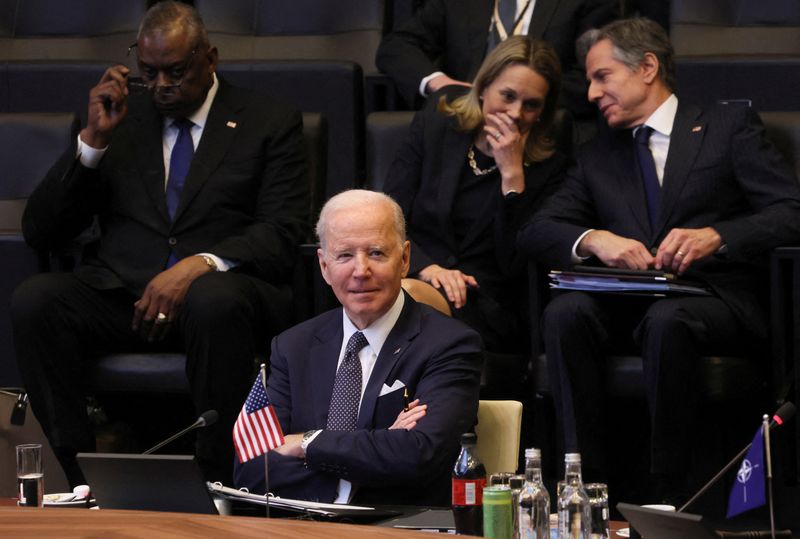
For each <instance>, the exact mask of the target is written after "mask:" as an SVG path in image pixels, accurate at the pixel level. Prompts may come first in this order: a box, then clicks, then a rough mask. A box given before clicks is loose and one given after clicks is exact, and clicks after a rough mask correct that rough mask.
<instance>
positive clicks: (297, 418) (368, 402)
mask: <svg viewBox="0 0 800 539" xmlns="http://www.w3.org/2000/svg"><path fill="white" fill-rule="evenodd" d="M317 234H318V235H319V239H320V248H319V250H318V251H317V255H318V258H319V265H320V269H321V270H322V275H323V277H324V278H325V281H326V282H327V283H328V284H329V285H330V286H331V288H332V289H333V292H334V294H335V295H336V298H337V299H338V300H339V302H340V303H341V304H342V308H341V309H334V310H332V311H329V312H327V313H324V314H322V315H320V316H317V317H316V318H313V319H311V320H309V321H307V322H303V323H302V324H300V325H297V326H295V327H293V328H291V329H289V330H287V331H285V332H284V333H282V334H280V335H278V336H277V337H275V339H274V340H273V342H272V355H271V357H270V375H269V382H268V384H267V386H268V389H267V393H268V395H269V400H270V401H271V402H272V404H273V405H274V407H275V412H276V414H277V416H278V419H279V421H280V424H281V427H282V428H283V432H284V433H286V437H285V444H284V445H283V446H281V447H278V448H277V449H275V450H274V451H271V452H270V453H269V454H268V455H269V457H268V458H269V489H270V491H271V492H274V493H275V494H276V495H279V496H284V497H291V498H299V499H307V500H318V501H322V502H333V501H336V502H341V503H347V502H350V501H355V502H361V503H384V504H389V503H391V504H413V505H448V504H449V493H450V471H451V468H452V465H453V462H455V458H456V456H457V454H458V448H459V436H460V435H461V434H462V433H464V432H467V431H469V430H470V428H471V427H472V426H473V424H474V423H475V420H476V414H477V408H478V387H479V380H480V369H481V359H482V357H481V343H480V337H479V336H478V334H477V333H475V332H474V331H473V330H471V329H469V328H468V327H467V326H465V325H463V324H462V323H461V322H459V321H457V320H453V319H451V318H449V317H447V316H444V315H442V314H441V313H439V312H437V311H435V310H433V309H432V308H430V307H428V306H427V305H422V304H419V303H417V302H416V301H414V300H413V299H412V298H411V296H409V295H408V294H407V293H405V292H403V291H402V290H401V287H400V282H401V280H402V279H403V277H405V275H406V273H407V272H408V264H409V257H410V244H409V242H408V241H407V240H406V239H405V222H404V219H403V213H402V210H401V209H400V207H399V206H398V205H397V203H395V202H394V201H393V200H392V199H391V198H390V197H388V196H386V195H384V194H382V193H377V192H372V191H363V190H351V191H345V192H344V193H340V194H338V195H336V196H335V197H333V198H331V199H330V200H329V201H328V203H327V204H325V207H324V208H323V209H322V212H321V214H320V218H319V222H318V224H317ZM263 458H264V457H263V456H261V457H258V458H256V459H253V460H249V461H247V462H245V463H244V464H237V466H236V470H235V476H236V477H235V484H236V486H237V487H247V488H249V490H250V491H251V492H264V491H265V482H264V461H263Z"/></svg>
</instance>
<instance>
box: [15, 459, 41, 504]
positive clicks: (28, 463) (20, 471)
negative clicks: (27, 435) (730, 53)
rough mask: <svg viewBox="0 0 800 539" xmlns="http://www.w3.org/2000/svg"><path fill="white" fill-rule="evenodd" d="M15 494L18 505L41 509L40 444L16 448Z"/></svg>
mask: <svg viewBox="0 0 800 539" xmlns="http://www.w3.org/2000/svg"><path fill="white" fill-rule="evenodd" d="M17 492H18V493H19V505H23V506H25V507H42V506H43V504H44V471H43V469H42V444H22V445H18V446H17Z"/></svg>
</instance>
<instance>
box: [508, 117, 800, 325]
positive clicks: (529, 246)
mask: <svg viewBox="0 0 800 539" xmlns="http://www.w3.org/2000/svg"><path fill="white" fill-rule="evenodd" d="M634 153H635V149H634V141H633V136H632V135H631V130H630V129H624V130H618V131H609V132H605V133H603V132H601V133H600V134H599V135H598V136H597V138H596V139H595V140H594V141H592V142H590V143H588V144H587V145H586V146H585V147H584V148H582V150H581V151H580V152H579V155H578V158H577V162H576V164H575V166H574V167H573V168H572V169H571V170H570V171H569V172H568V173H567V179H566V180H565V182H564V184H563V186H562V188H561V189H560V190H559V191H558V192H557V193H556V194H555V195H554V196H553V197H552V198H550V200H549V201H548V203H547V204H546V207H544V208H543V209H542V210H541V212H540V213H539V214H538V215H537V216H535V217H534V218H533V220H532V221H531V222H529V223H528V224H526V225H525V227H524V228H523V229H522V231H521V232H520V237H519V242H520V244H521V247H522V248H523V249H525V250H526V251H527V252H529V253H530V254H531V255H532V256H534V257H536V258H538V259H540V260H542V261H544V262H546V263H548V264H550V265H552V266H555V267H560V268H567V267H569V266H570V265H571V253H572V247H573V245H574V243H575V241H576V240H577V238H578V237H579V236H580V235H581V234H582V233H583V232H585V231H586V230H588V229H590V228H596V229H604V230H609V231H611V232H613V233H614V234H618V235H620V236H624V237H627V238H632V239H635V240H638V241H640V242H642V243H643V244H644V245H645V246H646V247H647V248H648V249H651V250H654V249H657V248H658V245H659V244H660V243H661V241H662V240H663V239H664V237H665V236H666V235H667V234H668V233H669V231H670V230H672V229H673V228H702V227H706V226H710V227H713V228H714V229H715V230H716V231H717V232H718V233H719V234H720V235H721V236H722V241H723V244H725V245H727V251H728V252H727V254H724V255H712V256H710V257H707V258H705V259H702V260H698V261H696V262H695V263H693V264H692V266H691V267H690V268H689V271H688V272H687V274H686V276H687V277H688V278H695V279H698V280H700V281H703V282H705V283H707V284H708V285H710V286H711V287H712V288H713V290H714V291H715V292H716V293H717V295H718V296H719V297H720V298H721V299H722V300H723V301H724V302H725V303H726V304H727V305H728V306H729V307H730V308H731V310H732V311H733V312H734V314H735V315H736V316H737V317H738V318H739V320H741V321H742V323H743V325H744V327H746V328H748V329H749V330H751V331H753V333H754V334H756V335H757V336H759V337H762V338H763V337H766V335H767V317H766V311H765V308H764V307H765V303H766V299H767V297H766V284H767V273H766V271H764V270H765V264H766V262H767V256H766V255H767V254H768V252H769V251H770V250H771V249H772V248H774V247H776V246H779V245H782V244H787V243H794V242H797V241H800V186H798V183H797V179H796V178H795V176H794V173H793V172H792V170H791V168H790V167H789V166H788V164H787V163H786V162H785V161H784V159H783V158H782V157H781V156H780V154H779V153H778V152H777V150H776V149H775V148H774V147H773V146H772V144H771V143H769V141H767V140H766V138H765V135H764V127H763V125H762V124H761V121H760V119H759V118H758V115H757V114H755V113H754V112H753V111H752V110H751V109H750V108H745V107H737V106H734V105H718V106H715V107H713V108H710V109H708V110H701V109H699V108H696V107H693V106H687V105H684V104H683V102H680V103H679V106H678V112H677V114H676V117H675V123H674V126H673V130H672V135H671V137H670V146H669V153H668V155H667V161H666V167H665V170H664V181H663V187H662V200H661V210H660V219H659V221H658V223H657V225H656V227H655V229H654V230H651V229H650V224H649V222H648V216H647V206H646V203H645V195H644V188H643V186H642V181H641V179H640V176H639V172H638V167H637V166H636V161H635V158H634ZM653 252H655V251H653Z"/></svg>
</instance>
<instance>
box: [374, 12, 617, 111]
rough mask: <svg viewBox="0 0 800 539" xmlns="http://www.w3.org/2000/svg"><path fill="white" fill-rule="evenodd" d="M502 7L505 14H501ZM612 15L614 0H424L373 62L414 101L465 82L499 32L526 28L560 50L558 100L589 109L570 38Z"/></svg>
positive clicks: (524, 32)
mask: <svg viewBox="0 0 800 539" xmlns="http://www.w3.org/2000/svg"><path fill="white" fill-rule="evenodd" d="M495 6H496V7H497V13H498V15H500V17H499V18H496V17H495V15H494V13H495ZM506 9H508V10H510V14H509V15H508V16H505V17H504V12H505V11H506ZM617 16H618V2H616V1H615V0H536V1H535V2H534V1H528V0H499V1H497V0H427V1H426V2H425V3H424V4H423V5H422V7H421V8H420V9H419V10H418V11H417V13H416V14H415V15H414V17H413V18H412V19H410V20H409V21H408V22H406V23H405V24H404V25H403V26H401V27H400V28H399V29H397V30H395V31H393V32H391V33H389V34H387V35H386V36H385V37H384V38H383V40H382V41H381V44H380V46H379V48H378V52H377V55H376V58H375V63H376V65H377V66H378V69H380V70H381V71H383V72H384V73H386V74H387V75H389V77H391V78H392V80H394V82H395V84H396V85H397V87H398V89H399V91H400V93H401V95H402V96H403V97H404V98H405V99H406V101H408V103H409V104H414V103H415V102H416V101H419V97H420V96H421V97H427V96H428V95H430V94H433V93H434V92H436V91H438V90H439V89H441V88H443V87H445V86H448V85H453V84H457V85H465V86H468V85H469V83H470V81H472V80H473V79H474V78H475V75H476V74H477V73H478V68H479V67H480V65H481V63H482V62H483V59H484V58H485V57H486V55H487V54H488V52H490V51H491V48H492V47H494V46H495V45H496V44H497V43H499V42H500V41H502V40H503V39H505V37H504V36H512V35H527V36H529V37H532V38H534V39H542V40H544V41H546V42H548V43H549V44H550V45H552V46H553V48H554V50H555V51H556V54H558V57H559V60H560V61H561V67H562V69H563V71H564V84H563V88H562V93H563V96H562V99H561V106H562V107H565V108H567V109H569V110H571V111H572V112H573V113H574V114H575V115H577V116H580V117H584V116H587V115H589V116H591V115H592V114H593V111H592V110H591V109H590V107H589V105H588V103H586V97H585V95H586V81H585V77H584V73H583V67H582V66H581V65H580V64H579V63H578V61H577V59H576V57H575V39H576V38H577V37H578V36H580V35H581V34H582V33H583V32H585V31H586V30H588V29H590V28H597V27H599V26H602V25H603V24H606V23H607V22H610V21H612V20H614V18H616V17H617ZM498 21H499V24H498ZM504 21H505V23H504ZM515 23H516V24H515Z"/></svg>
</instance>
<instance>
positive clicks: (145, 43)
mask: <svg viewBox="0 0 800 539" xmlns="http://www.w3.org/2000/svg"><path fill="white" fill-rule="evenodd" d="M131 50H134V51H135V55H136V61H137V64H138V68H139V74H140V75H141V79H140V80H131V79H130V70H129V69H128V68H127V67H125V66H123V65H115V66H113V67H110V68H108V69H107V70H106V71H105V73H104V74H103V76H102V78H101V79H100V82H99V83H98V84H97V85H96V86H95V87H94V88H92V89H91V90H90V91H89V105H88V115H87V116H88V118H87V124H86V126H85V127H84V128H83V130H82V131H81V132H80V135H79V136H78V137H76V140H75V141H74V144H73V145H72V146H71V147H70V148H68V149H67V150H66V152H65V153H64V155H63V156H62V157H61V158H60V159H59V161H58V162H57V163H56V164H55V165H54V166H53V168H52V169H51V170H50V171H49V173H48V174H47V176H46V177H45V179H44V180H43V182H42V183H41V184H40V185H39V187H38V188H37V189H36V191H35V192H34V193H33V195H32V196H31V198H30V200H29V202H28V206H27V208H26V210H25V215H24V217H23V231H24V234H25V238H26V240H27V241H28V243H30V244H31V245H33V246H34V247H37V248H41V249H51V248H58V247H59V246H61V245H62V244H63V243H64V242H68V241H70V240H72V239H73V238H75V237H76V236H78V235H79V234H80V233H81V231H82V230H83V229H85V228H86V227H87V226H88V225H90V224H91V223H92V221H93V220H94V219H96V220H97V223H98V224H99V227H98V230H99V236H98V237H97V239H96V241H93V242H92V243H90V244H89V245H87V246H86V248H85V249H84V252H83V255H82V260H81V263H80V264H79V265H78V267H77V268H76V269H75V271H74V272H73V273H48V274H40V275H36V276H34V277H33V278H31V279H29V280H28V281H26V282H25V283H23V284H22V285H20V287H19V288H18V289H17V291H16V292H15V294H14V297H13V299H12V305H11V314H12V321H13V324H14V339H15V346H16V349H17V358H18V362H19V365H20V370H21V372H22V377H23V380H24V382H25V387H26V388H27V390H28V392H29V394H30V400H31V406H32V407H33V410H34V412H35V413H36V417H37V418H38V419H39V421H40V422H41V423H42V427H43V428H44V431H45V433H46V434H47V437H48V439H49V440H50V443H51V445H52V446H53V449H54V450H55V453H56V455H57V456H58V457H59V460H60V462H61V464H62V466H63V467H64V470H65V472H66V474H67V479H68V480H69V482H70V483H71V485H72V486H75V485H76V484H80V483H83V482H84V479H83V476H82V474H81V471H80V469H79V468H78V466H77V463H76V462H75V453H76V452H77V451H91V450H93V449H94V447H95V442H94V434H93V432H92V426H91V425H90V423H89V419H88V418H87V414H86V403H85V396H84V390H85V387H84V385H85V384H84V380H85V379H86V371H87V369H88V368H89V366H90V365H91V363H92V361H93V360H95V359H96V358H97V357H99V356H102V355H104V354H108V353H111V352H150V351H154V352H164V351H185V352H186V356H187V366H186V373H187V376H188V378H189V383H190V390H191V394H192V399H193V403H194V406H195V409H196V411H197V412H198V414H199V413H201V412H203V411H205V410H208V409H216V410H217V411H218V412H219V417H220V419H219V421H218V422H217V424H216V425H213V426H210V427H208V428H204V429H201V430H200V431H198V434H197V437H198V438H197V439H198V443H197V457H198V461H199V462H200V464H201V466H202V468H203V471H204V472H205V475H206V478H207V479H209V480H212V481H224V482H226V483H229V482H230V481H231V477H232V475H231V471H232V464H231V463H232V461H233V448H232V447H231V444H230V436H229V433H230V431H231V428H232V427H233V424H234V420H235V419H236V415H237V414H238V411H239V406H240V403H241V401H242V400H243V399H244V398H245V396H246V395H247V391H248V389H249V385H250V380H251V378H252V374H253V371H254V368H253V358H254V357H255V356H256V354H257V353H259V352H260V353H265V352H266V343H267V342H269V339H270V338H271V337H272V336H273V335H275V334H277V333H278V332H279V331H282V330H283V329H285V328H286V327H288V326H289V325H290V324H291V323H292V322H293V320H292V317H291V314H290V313H291V312H292V303H291V290H290V288H289V283H290V282H291V275H292V269H293V263H294V252H295V246H296V245H297V244H298V243H300V242H301V241H302V240H303V239H304V238H305V232H306V230H307V225H306V219H307V211H308V188H307V185H308V183H307V180H306V166H305V162H304V160H305V156H304V151H303V133H302V119H301V116H300V114H299V113H298V112H296V111H292V110H291V109H289V108H288V107H286V106H285V105H284V104H281V103H277V102H274V101H272V100H270V99H268V98H265V97H263V96H256V95H254V94H252V93H251V92H249V91H246V90H243V89H240V88H235V87H232V86H230V85H228V84H227V83H226V82H225V81H224V80H222V79H221V78H219V77H217V75H216V67H217V57H218V54H217V49H216V47H213V46H211V45H210V44H209V42H208V36H207V34H206V30H205V27H204V26H203V21H202V20H201V18H200V16H199V15H198V14H197V12H196V11H195V10H194V8H192V7H191V6H188V5H186V4H181V3H177V2H159V3H158V4H156V5H155V6H154V7H152V8H151V9H150V10H148V11H147V13H146V14H145V17H144V19H143V21H142V23H141V26H140V31H139V35H138V37H137V41H136V44H135V45H134V46H133V47H131ZM120 52H122V51H120ZM135 90H136V91H135Z"/></svg>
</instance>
